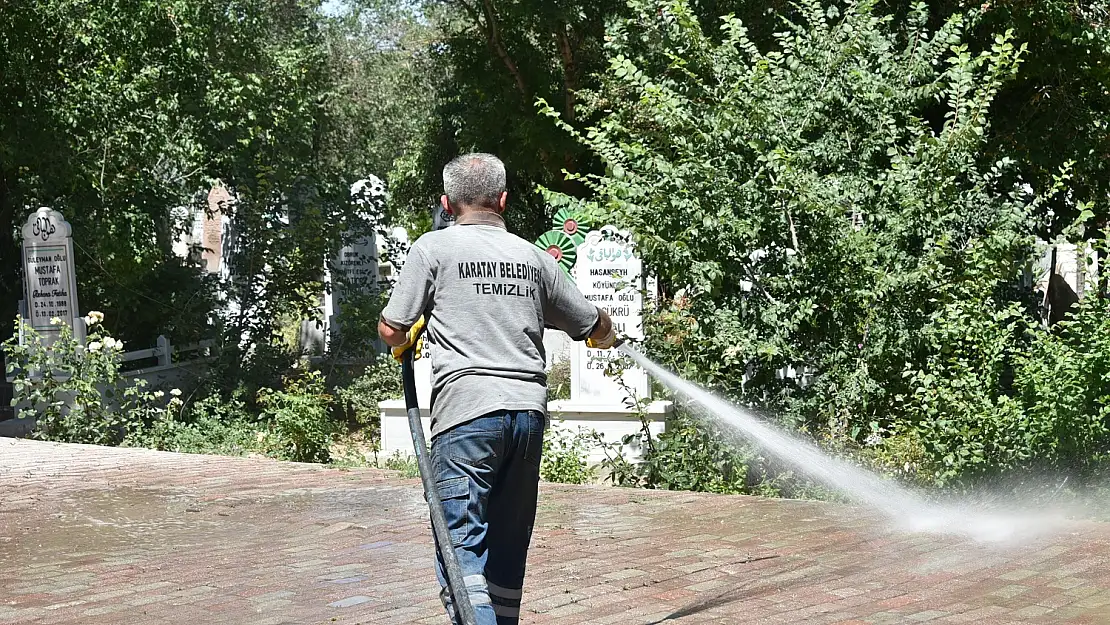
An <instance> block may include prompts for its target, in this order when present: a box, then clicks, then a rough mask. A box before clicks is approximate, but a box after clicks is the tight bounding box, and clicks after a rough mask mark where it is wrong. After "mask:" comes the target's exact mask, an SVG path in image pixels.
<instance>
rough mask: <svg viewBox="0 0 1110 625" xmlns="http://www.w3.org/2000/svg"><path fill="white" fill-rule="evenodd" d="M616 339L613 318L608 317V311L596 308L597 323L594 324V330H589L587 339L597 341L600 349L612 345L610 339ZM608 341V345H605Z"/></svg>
mask: <svg viewBox="0 0 1110 625" xmlns="http://www.w3.org/2000/svg"><path fill="white" fill-rule="evenodd" d="M615 339H616V336H615V333H614V332H613V320H612V319H610V318H609V313H607V312H605V311H604V310H602V309H600V308H598V309H597V324H596V325H594V331H593V332H590V336H589V340H590V341H592V342H594V343H597V344H598V346H599V347H602V346H604V347H602V349H608V348H609V347H611V346H612V341H613V340H615ZM607 343H609V345H606V344H607Z"/></svg>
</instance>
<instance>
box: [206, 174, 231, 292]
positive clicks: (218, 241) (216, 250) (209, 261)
mask: <svg viewBox="0 0 1110 625" xmlns="http://www.w3.org/2000/svg"><path fill="white" fill-rule="evenodd" d="M231 201H232V199H231V194H230V193H228V191H227V189H225V188H224V187H222V186H217V187H212V190H211V191H209V192H208V210H207V211H205V213H204V225H203V226H202V230H201V247H202V248H203V249H202V251H201V259H202V260H203V261H204V268H205V270H206V271H207V272H208V273H220V267H221V263H222V261H223V254H224V221H223V219H224V215H225V214H228V213H229V211H230V206H231Z"/></svg>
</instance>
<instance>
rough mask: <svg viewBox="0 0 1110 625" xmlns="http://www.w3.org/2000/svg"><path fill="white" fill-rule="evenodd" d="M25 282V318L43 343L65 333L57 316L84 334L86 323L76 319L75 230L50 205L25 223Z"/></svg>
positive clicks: (51, 341) (55, 339) (49, 341)
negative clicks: (84, 324) (82, 323)
mask: <svg viewBox="0 0 1110 625" xmlns="http://www.w3.org/2000/svg"><path fill="white" fill-rule="evenodd" d="M23 283H24V290H25V298H26V299H25V308H26V315H27V317H26V319H27V322H28V323H29V324H30V325H31V327H32V328H34V330H35V331H36V332H38V333H39V334H40V335H41V336H42V341H43V344H45V345H51V344H53V343H54V342H55V341H57V340H58V337H59V336H60V334H61V332H62V327H61V326H60V325H58V324H56V323H54V320H55V319H60V320H61V321H62V323H63V324H65V325H68V326H70V327H71V328H74V332H75V333H76V334H77V335H78V336H80V335H81V334H82V333H83V332H82V331H83V326H81V325H79V324H77V323H76V322H75V319H76V317H78V316H79V314H80V313H79V312H78V307H77V278H76V274H75V273H74V270H73V231H72V229H71V228H70V225H69V223H68V222H67V221H66V220H65V218H64V217H62V214H61V213H59V212H57V211H54V210H52V209H50V208H45V207H44V208H40V209H38V210H37V211H36V212H35V213H33V214H32V215H31V216H30V217H28V218H27V223H25V224H24V225H23Z"/></svg>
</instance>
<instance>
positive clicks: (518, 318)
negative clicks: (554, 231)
mask: <svg viewBox="0 0 1110 625" xmlns="http://www.w3.org/2000/svg"><path fill="white" fill-rule="evenodd" d="M421 314H424V315H426V316H425V319H426V321H427V335H426V338H427V341H428V342H429V343H431V344H432V349H431V350H430V351H431V352H432V378H433V382H432V436H433V437H435V436H437V435H438V434H440V433H442V432H444V431H446V430H448V429H451V428H453V427H455V426H457V425H460V424H463V423H466V422H467V421H470V420H472V419H476V418H478V417H480V416H482V415H485V414H488V413H491V412H495V411H497V410H537V411H540V412H543V413H545V414H546V412H547V375H546V374H545V373H544V363H545V362H546V355H545V353H544V347H543V331H544V325H545V324H546V325H549V326H553V327H556V328H559V329H560V330H563V331H564V332H566V333H567V334H569V335H570V337H571V338H573V339H575V340H584V339H585V338H586V337H587V336H588V335H589V333H590V332H591V331H592V330H593V327H594V325H595V324H596V323H597V318H598V311H597V308H596V307H595V306H594V305H593V304H591V303H590V302H588V301H587V300H586V298H585V297H584V296H583V295H582V293H581V292H580V291H579V290H578V287H576V286H575V285H574V283H573V282H571V280H570V278H569V277H567V275H566V274H565V273H564V272H563V271H562V270H561V269H560V268H559V267H558V265H556V263H555V259H554V258H552V257H551V255H550V254H548V253H547V252H545V251H543V250H541V249H539V248H538V247H536V246H535V245H532V244H531V243H528V242H527V241H525V240H524V239H521V238H520V237H517V236H516V235H513V234H510V233H509V232H507V231H506V230H505V229H503V228H501V227H498V226H492V225H478V224H467V225H464V224H459V225H455V226H452V227H450V228H446V229H444V230H439V231H437V232H429V233H428V234H425V235H424V236H422V237H420V238H419V239H417V241H416V243H414V244H413V246H412V249H411V250H409V254H408V258H407V260H406V261H405V266H404V267H403V268H402V269H401V274H400V276H399V277H398V279H397V283H396V285H394V287H393V294H392V295H391V296H390V298H389V304H387V305H386V307H385V310H383V311H382V318H383V319H384V320H385V322H386V323H388V324H389V325H391V326H394V327H396V328H398V329H401V328H409V327H411V326H412V324H413V323H415V322H416V320H417V319H418V318H419V317H420V315H421Z"/></svg>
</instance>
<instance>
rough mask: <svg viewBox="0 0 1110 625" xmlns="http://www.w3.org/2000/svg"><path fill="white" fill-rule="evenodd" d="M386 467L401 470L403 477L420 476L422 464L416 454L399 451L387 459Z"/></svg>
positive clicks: (391, 469)
mask: <svg viewBox="0 0 1110 625" xmlns="http://www.w3.org/2000/svg"><path fill="white" fill-rule="evenodd" d="M385 468H387V469H389V470H390V471H398V472H400V473H401V477H404V478H414V477H420V465H419V464H418V463H417V461H416V456H412V455H406V454H402V453H401V452H399V451H398V452H394V454H393V455H392V456H390V457H389V458H386V459H385Z"/></svg>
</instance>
